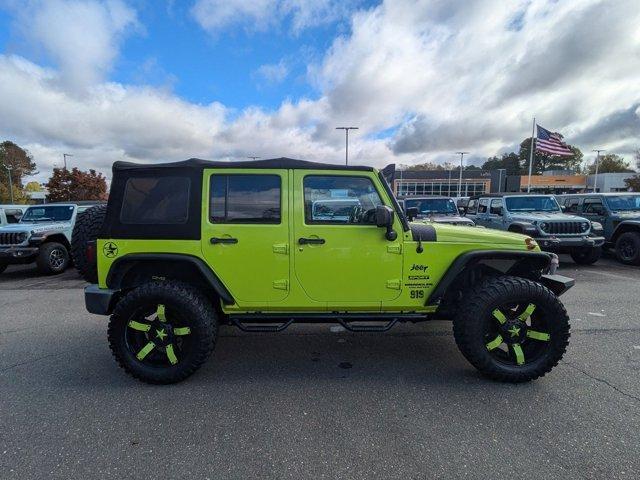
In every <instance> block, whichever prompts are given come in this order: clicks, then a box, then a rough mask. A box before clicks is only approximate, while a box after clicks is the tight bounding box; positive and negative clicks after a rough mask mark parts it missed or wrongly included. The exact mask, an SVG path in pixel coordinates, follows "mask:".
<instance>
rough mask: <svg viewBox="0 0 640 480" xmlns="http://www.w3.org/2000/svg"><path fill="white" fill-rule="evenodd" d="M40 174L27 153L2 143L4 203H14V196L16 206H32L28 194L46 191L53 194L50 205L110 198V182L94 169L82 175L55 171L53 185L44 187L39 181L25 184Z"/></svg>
mask: <svg viewBox="0 0 640 480" xmlns="http://www.w3.org/2000/svg"><path fill="white" fill-rule="evenodd" d="M38 173H39V172H38V169H37V165H36V163H35V162H34V160H33V157H32V156H31V154H30V153H29V152H28V151H27V150H25V149H24V148H22V147H20V146H19V145H17V144H15V143H13V142H11V141H9V140H5V141H4V142H2V143H0V203H4V204H7V203H10V202H11V195H12V193H13V203H15V204H28V203H29V201H30V196H29V194H28V192H37V191H42V190H43V189H44V188H46V189H47V190H48V191H49V193H48V195H47V200H48V201H49V202H66V201H81V200H105V199H106V198H107V181H106V178H105V177H104V175H102V174H101V173H99V172H96V171H95V170H93V169H89V170H88V171H82V170H80V169H78V168H76V167H74V168H72V169H71V170H68V169H67V168H54V169H53V173H52V175H51V177H50V178H49V181H48V182H47V183H45V184H44V185H41V184H40V183H38V182H35V181H31V182H27V183H26V184H25V183H24V182H25V181H26V179H27V177H29V176H33V175H36V174H38ZM10 179H11V180H10ZM10 181H11V187H10V186H9V182H10Z"/></svg>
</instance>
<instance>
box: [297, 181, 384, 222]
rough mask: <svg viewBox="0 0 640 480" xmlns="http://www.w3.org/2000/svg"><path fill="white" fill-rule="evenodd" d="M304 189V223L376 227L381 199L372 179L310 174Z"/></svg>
mask: <svg viewBox="0 0 640 480" xmlns="http://www.w3.org/2000/svg"><path fill="white" fill-rule="evenodd" d="M303 186H304V219H305V223H307V224H314V223H316V224H317V223H320V224H327V223H329V224H345V225H349V224H360V225H375V223H376V218H375V217H376V207H377V206H378V205H382V200H381V199H380V195H378V192H377V191H376V189H375V186H374V185H373V182H372V181H371V179H369V178H366V177H346V176H316V175H309V176H307V177H304V181H303Z"/></svg>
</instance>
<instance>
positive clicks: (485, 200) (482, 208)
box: [478, 198, 489, 213]
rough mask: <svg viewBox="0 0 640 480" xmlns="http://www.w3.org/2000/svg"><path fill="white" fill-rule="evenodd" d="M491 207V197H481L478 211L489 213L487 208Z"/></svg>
mask: <svg viewBox="0 0 640 480" xmlns="http://www.w3.org/2000/svg"><path fill="white" fill-rule="evenodd" d="M488 207H489V199H488V198H481V199H480V202H479V203H478V213H487V209H488Z"/></svg>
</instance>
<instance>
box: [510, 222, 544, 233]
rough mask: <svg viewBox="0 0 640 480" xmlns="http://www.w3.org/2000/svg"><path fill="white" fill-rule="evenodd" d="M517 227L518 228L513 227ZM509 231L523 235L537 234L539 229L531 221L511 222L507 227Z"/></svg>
mask: <svg viewBox="0 0 640 480" xmlns="http://www.w3.org/2000/svg"><path fill="white" fill-rule="evenodd" d="M512 227H516V229H512ZM507 231H509V232H514V233H521V234H523V235H535V234H536V233H537V232H538V229H537V228H536V226H535V225H534V224H533V223H529V222H511V223H510V224H509V226H508V227H507Z"/></svg>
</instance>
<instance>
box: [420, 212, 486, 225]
mask: <svg viewBox="0 0 640 480" xmlns="http://www.w3.org/2000/svg"><path fill="white" fill-rule="evenodd" d="M418 220H426V221H430V222H436V223H457V224H460V225H473V224H474V223H473V221H472V220H471V219H470V218H465V217H462V216H460V215H444V214H435V215H420V216H418Z"/></svg>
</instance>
